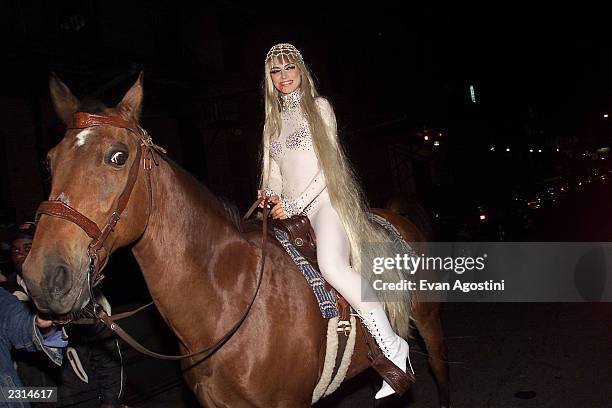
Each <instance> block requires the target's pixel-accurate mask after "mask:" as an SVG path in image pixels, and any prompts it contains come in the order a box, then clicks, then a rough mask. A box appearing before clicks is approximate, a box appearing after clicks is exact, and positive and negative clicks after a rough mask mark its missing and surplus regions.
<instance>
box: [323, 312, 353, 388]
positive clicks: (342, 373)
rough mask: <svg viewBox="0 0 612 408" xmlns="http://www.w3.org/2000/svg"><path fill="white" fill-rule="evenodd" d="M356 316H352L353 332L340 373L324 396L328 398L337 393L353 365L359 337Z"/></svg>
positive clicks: (347, 344)
mask: <svg viewBox="0 0 612 408" xmlns="http://www.w3.org/2000/svg"><path fill="white" fill-rule="evenodd" d="M355 321H356V320H355V316H351V332H350V333H349V338H348V340H347V342H346V347H345V348H344V354H343V355H342V361H340V367H339V368H338V373H337V374H336V376H335V377H334V379H333V380H332V382H331V383H330V384H329V387H327V390H326V391H325V394H324V396H328V395H329V394H331V393H332V392H334V391H336V390H337V389H338V387H340V384H342V381H344V378H345V377H346V373H347V372H348V369H349V366H350V365H351V358H352V357H353V351H355V337H356V336H357V326H356V325H355Z"/></svg>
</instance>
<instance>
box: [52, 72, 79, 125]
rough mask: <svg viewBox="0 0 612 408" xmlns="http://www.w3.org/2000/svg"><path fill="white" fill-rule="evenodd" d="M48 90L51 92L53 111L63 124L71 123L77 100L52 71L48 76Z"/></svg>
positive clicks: (77, 104)
mask: <svg viewBox="0 0 612 408" xmlns="http://www.w3.org/2000/svg"><path fill="white" fill-rule="evenodd" d="M49 92H50V93H51V100H52V101H53V108H54V109H55V112H56V113H57V115H58V116H59V117H60V119H61V120H62V122H64V124H66V125H70V124H71V123H72V115H73V114H74V113H75V112H76V111H77V109H78V108H79V100H78V99H77V98H76V96H74V95H73V94H72V92H70V89H69V88H68V87H67V86H66V84H65V83H63V82H62V80H61V79H59V77H58V76H57V75H55V73H54V72H52V73H51V77H50V78H49Z"/></svg>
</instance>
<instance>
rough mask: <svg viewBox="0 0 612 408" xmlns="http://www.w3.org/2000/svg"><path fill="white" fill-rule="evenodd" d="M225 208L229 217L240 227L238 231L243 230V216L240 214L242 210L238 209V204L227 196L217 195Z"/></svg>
mask: <svg viewBox="0 0 612 408" xmlns="http://www.w3.org/2000/svg"><path fill="white" fill-rule="evenodd" d="M217 199H218V200H219V202H220V203H221V205H222V206H223V209H224V210H225V212H226V213H227V217H228V218H229V220H230V221H231V222H232V224H234V226H235V227H236V228H237V229H238V231H240V232H243V229H242V216H241V215H240V211H239V210H238V206H237V205H236V203H234V202H233V201H232V200H230V199H229V198H227V197H223V196H219V197H217Z"/></svg>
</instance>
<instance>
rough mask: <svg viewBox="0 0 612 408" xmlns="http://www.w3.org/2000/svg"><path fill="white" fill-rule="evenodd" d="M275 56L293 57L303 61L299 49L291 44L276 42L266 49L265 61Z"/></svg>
mask: <svg viewBox="0 0 612 408" xmlns="http://www.w3.org/2000/svg"><path fill="white" fill-rule="evenodd" d="M277 57H294V58H296V59H298V60H299V61H301V62H304V59H303V58H302V54H300V51H299V50H298V49H297V48H295V47H294V46H293V45H291V44H287V43H281V44H276V45H275V46H274V47H272V48H270V51H268V54H267V55H266V62H268V61H269V60H271V59H272V58H277Z"/></svg>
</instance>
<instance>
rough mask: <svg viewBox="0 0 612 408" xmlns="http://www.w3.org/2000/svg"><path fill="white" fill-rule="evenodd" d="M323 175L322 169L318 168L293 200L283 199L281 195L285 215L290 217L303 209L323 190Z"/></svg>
mask: <svg viewBox="0 0 612 408" xmlns="http://www.w3.org/2000/svg"><path fill="white" fill-rule="evenodd" d="M325 187H326V184H325V176H324V175H323V170H321V169H319V171H318V172H317V174H316V175H315V176H314V178H313V179H312V180H311V181H310V183H309V184H308V187H306V190H304V192H302V194H300V196H299V197H298V198H297V199H295V200H289V201H287V200H285V198H284V197H283V196H282V195H281V204H282V207H283V209H284V210H285V212H286V213H287V216H289V217H292V216H294V215H297V214H299V213H301V212H302V211H304V209H305V208H306V207H307V206H308V205H309V204H310V203H311V202H312V201H313V200H314V199H315V198H317V196H318V195H319V194H321V192H323V190H325Z"/></svg>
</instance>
